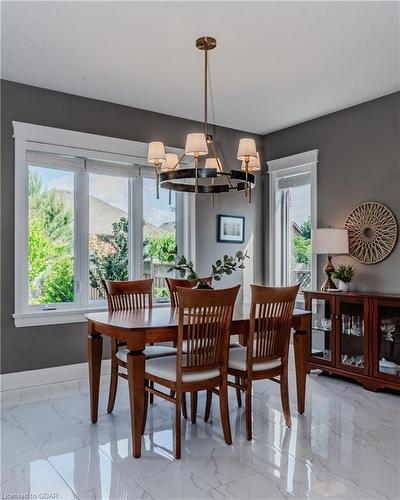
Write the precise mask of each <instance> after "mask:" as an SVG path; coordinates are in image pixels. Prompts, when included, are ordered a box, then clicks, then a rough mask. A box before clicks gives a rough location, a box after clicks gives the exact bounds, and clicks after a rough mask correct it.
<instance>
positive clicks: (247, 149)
mask: <svg viewBox="0 0 400 500" xmlns="http://www.w3.org/2000/svg"><path fill="white" fill-rule="evenodd" d="M251 158H254V159H256V158H257V146H256V141H255V140H254V139H251V138H250V137H246V138H243V139H240V141H239V147H238V152H237V159H238V160H240V161H246V160H247V161H249V160H250V159H251Z"/></svg>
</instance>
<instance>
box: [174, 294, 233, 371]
mask: <svg viewBox="0 0 400 500" xmlns="http://www.w3.org/2000/svg"><path fill="white" fill-rule="evenodd" d="M239 288H240V285H238V286H235V287H233V288H227V289H223V290H201V289H200V290H199V289H187V288H180V287H178V289H177V293H178V298H179V328H178V344H177V348H178V360H177V380H181V376H182V373H184V372H191V371H202V370H209V369H212V368H219V369H220V370H221V369H224V370H226V366H227V362H228V350H229V335H230V330H231V324H232V314H233V308H234V305H235V301H236V297H237V294H238V292H239ZM185 337H186V341H187V344H186V362H185V365H184V366H183V365H182V343H183V340H184V338H185ZM221 373H222V370H221Z"/></svg>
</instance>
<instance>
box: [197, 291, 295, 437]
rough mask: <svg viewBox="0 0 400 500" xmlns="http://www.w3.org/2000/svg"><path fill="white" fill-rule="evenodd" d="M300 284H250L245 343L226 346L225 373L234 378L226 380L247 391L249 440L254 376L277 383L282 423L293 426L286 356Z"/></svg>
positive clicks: (208, 403)
mask: <svg viewBox="0 0 400 500" xmlns="http://www.w3.org/2000/svg"><path fill="white" fill-rule="evenodd" d="M299 286H300V285H295V286H290V287H274V288H273V287H263V286H258V285H251V292H252V299H251V312H250V329H249V335H248V337H247V347H240V348H238V349H230V350H229V358H228V375H233V376H234V377H235V382H231V381H228V385H229V386H231V387H235V388H236V390H237V391H238V390H239V391H240V390H242V391H243V392H245V393H246V435H247V439H248V440H251V439H252V418H251V417H252V387H253V381H254V380H262V379H270V380H272V381H274V382H278V383H279V384H280V386H281V404H282V410H283V415H284V418H285V423H286V425H287V427H291V426H292V422H291V417H290V406H289V387H288V356H289V341H290V327H291V323H292V315H293V309H294V304H295V300H296V296H297V293H298V290H299ZM276 377H279V378H276ZM211 397H212V392H207V402H206V417H207V418H206V420H207V419H208V416H209V413H210V407H211ZM239 397H240V393H239ZM238 403H239V400H238ZM240 405H241V404H239V406H240Z"/></svg>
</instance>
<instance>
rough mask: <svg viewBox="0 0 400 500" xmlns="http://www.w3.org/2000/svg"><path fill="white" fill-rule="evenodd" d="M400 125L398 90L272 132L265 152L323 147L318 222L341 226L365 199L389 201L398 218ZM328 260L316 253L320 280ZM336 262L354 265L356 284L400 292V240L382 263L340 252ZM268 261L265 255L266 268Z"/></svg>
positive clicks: (361, 287) (273, 156)
mask: <svg viewBox="0 0 400 500" xmlns="http://www.w3.org/2000/svg"><path fill="white" fill-rule="evenodd" d="M399 127H400V92H397V93H394V94H390V95H387V96H385V97H382V98H380V99H375V100H373V101H369V102H367V103H364V104H360V105H358V106H354V107H351V108H347V109H345V110H343V111H339V112H337V113H332V114H329V115H326V116H323V117H321V118H317V119H315V120H311V121H308V122H305V123H302V124H300V125H296V126H294V127H290V128H287V129H284V130H280V131H278V132H274V133H272V134H269V135H267V136H265V138H264V152H265V155H266V158H267V160H272V159H276V158H281V157H284V156H288V155H292V154H296V153H300V152H303V151H308V150H310V149H316V148H318V149H319V164H318V167H317V168H318V190H317V196H318V222H317V224H318V227H328V226H332V227H343V226H344V223H345V220H346V217H347V215H348V214H349V212H350V211H351V210H352V209H353V208H354V207H355V206H356V205H358V204H360V203H362V202H366V201H377V202H380V203H383V204H385V205H387V206H388V207H389V208H390V209H391V210H392V212H393V213H394V214H395V216H396V218H397V221H398V223H400V129H399ZM264 227H265V234H266V235H267V234H268V227H267V225H265V226H264ZM265 244H266V245H267V244H268V241H267V238H266V241H265ZM266 248H268V246H266ZM265 256H267V255H265ZM324 260H325V259H324V257H322V256H320V257H319V258H318V269H319V280H318V283H319V284H321V282H322V273H321V267H322V266H323V263H324ZM334 263H336V264H338V263H349V264H352V265H354V267H355V270H356V279H355V286H356V288H357V289H358V290H362V291H366V290H368V291H379V292H397V293H399V292H400V244H399V243H397V245H396V247H395V249H394V251H393V252H392V254H391V255H390V256H389V257H388V258H387V259H386V260H384V261H383V262H381V263H379V264H375V265H363V264H359V263H357V262H356V261H355V260H354V259H352V258H351V257H349V256H347V257H339V256H338V257H337V258H334ZM267 264H268V263H267V259H266V260H265V265H266V268H265V269H266V270H267Z"/></svg>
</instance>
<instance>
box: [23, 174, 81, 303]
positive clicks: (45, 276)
mask: <svg viewBox="0 0 400 500" xmlns="http://www.w3.org/2000/svg"><path fill="white" fill-rule="evenodd" d="M74 177H75V174H74V173H73V172H69V171H63V170H56V169H51V168H44V167H36V166H31V165H30V166H29V243H28V262H29V283H28V290H29V298H28V303H29V305H36V304H57V303H63V302H73V301H74V296H75V292H74Z"/></svg>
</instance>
